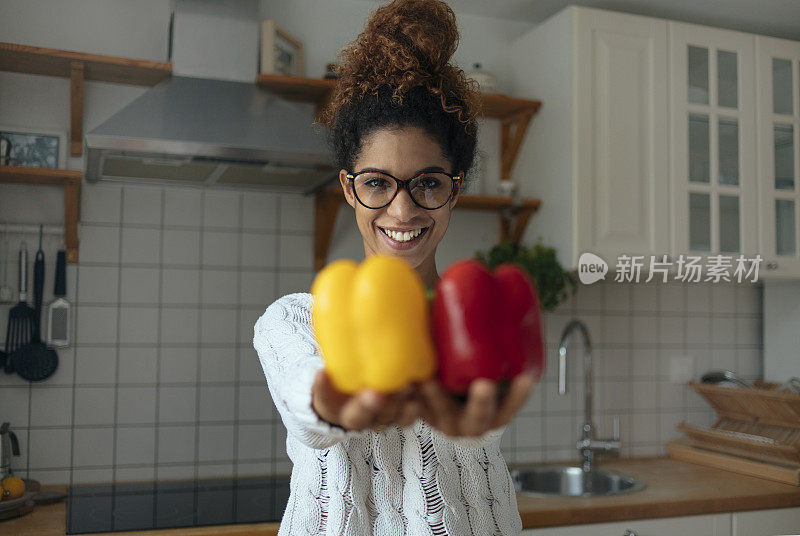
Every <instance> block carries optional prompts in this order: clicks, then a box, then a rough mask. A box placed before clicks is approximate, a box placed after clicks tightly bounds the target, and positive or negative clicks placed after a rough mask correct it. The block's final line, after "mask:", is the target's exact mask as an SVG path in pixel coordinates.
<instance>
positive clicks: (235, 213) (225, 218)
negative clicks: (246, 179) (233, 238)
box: [203, 191, 241, 229]
mask: <svg viewBox="0 0 800 536" xmlns="http://www.w3.org/2000/svg"><path fill="white" fill-rule="evenodd" d="M204 194H205V195H204V200H203V226H205V227H224V228H229V229H237V228H238V227H239V199H240V197H241V194H240V193H239V192H227V191H206V192H204Z"/></svg>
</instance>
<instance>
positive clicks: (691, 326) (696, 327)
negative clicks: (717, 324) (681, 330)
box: [686, 316, 711, 345]
mask: <svg viewBox="0 0 800 536" xmlns="http://www.w3.org/2000/svg"><path fill="white" fill-rule="evenodd" d="M686 344H689V345H692V344H711V318H710V317H708V316H689V317H688V318H687V319H686Z"/></svg>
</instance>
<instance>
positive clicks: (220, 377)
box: [200, 348, 251, 382]
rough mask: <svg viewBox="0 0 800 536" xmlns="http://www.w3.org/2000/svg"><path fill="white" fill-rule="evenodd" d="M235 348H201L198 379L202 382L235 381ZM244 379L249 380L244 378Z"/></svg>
mask: <svg viewBox="0 0 800 536" xmlns="http://www.w3.org/2000/svg"><path fill="white" fill-rule="evenodd" d="M235 359H236V349H235V348H201V349H200V379H201V381H203V382H228V381H233V380H234V379H235V373H236V367H235V364H236V362H235ZM245 379H251V378H247V377H245Z"/></svg>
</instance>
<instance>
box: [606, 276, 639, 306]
mask: <svg viewBox="0 0 800 536" xmlns="http://www.w3.org/2000/svg"><path fill="white" fill-rule="evenodd" d="M605 287H606V288H605V295H604V304H605V310H606V312H609V313H628V312H629V311H630V309H631V305H630V301H631V288H632V287H633V285H632V284H629V283H613V284H612V283H606V284H605Z"/></svg>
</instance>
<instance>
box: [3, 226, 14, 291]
mask: <svg viewBox="0 0 800 536" xmlns="http://www.w3.org/2000/svg"><path fill="white" fill-rule="evenodd" d="M10 257H11V256H10V255H9V249H8V240H7V239H6V234H5V233H3V265H2V267H3V284H2V285H0V303H12V302H13V301H14V289H12V288H11V285H9V284H8V262H9V261H10V260H11V258H10Z"/></svg>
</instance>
